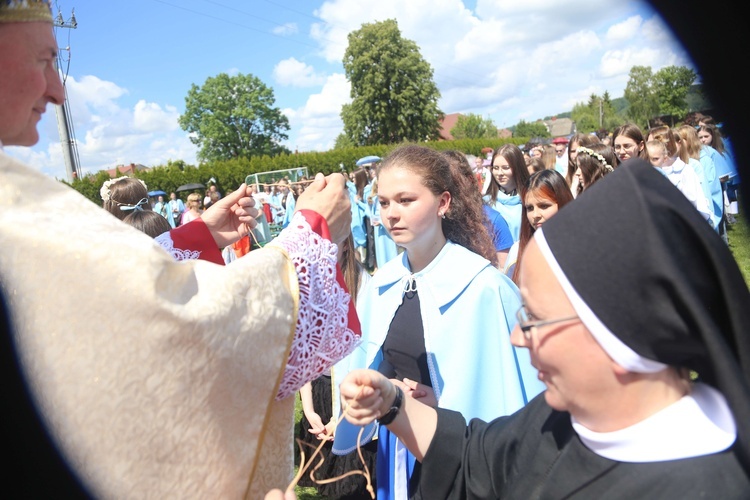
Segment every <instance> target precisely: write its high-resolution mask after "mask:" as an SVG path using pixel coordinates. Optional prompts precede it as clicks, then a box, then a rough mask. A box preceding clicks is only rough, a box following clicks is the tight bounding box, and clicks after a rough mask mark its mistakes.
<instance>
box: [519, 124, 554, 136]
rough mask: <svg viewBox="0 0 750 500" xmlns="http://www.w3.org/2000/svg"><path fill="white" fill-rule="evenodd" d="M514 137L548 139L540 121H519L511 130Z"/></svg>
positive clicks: (547, 134)
mask: <svg viewBox="0 0 750 500" xmlns="http://www.w3.org/2000/svg"><path fill="white" fill-rule="evenodd" d="M513 136H514V137H549V130H547V127H546V126H545V125H544V123H542V122H541V121H536V122H527V121H525V120H521V121H520V122H518V123H517V124H516V126H515V128H514V129H513Z"/></svg>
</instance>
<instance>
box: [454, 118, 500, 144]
mask: <svg viewBox="0 0 750 500" xmlns="http://www.w3.org/2000/svg"><path fill="white" fill-rule="evenodd" d="M450 132H451V135H452V136H453V137H454V138H455V139H485V138H486V139H492V138H496V137H497V127H496V126H495V124H494V123H493V122H492V120H490V119H489V118H482V117H481V115H476V114H474V113H469V114H468V115H461V116H459V117H458V120H456V124H455V125H454V126H453V128H452V129H451V130H450Z"/></svg>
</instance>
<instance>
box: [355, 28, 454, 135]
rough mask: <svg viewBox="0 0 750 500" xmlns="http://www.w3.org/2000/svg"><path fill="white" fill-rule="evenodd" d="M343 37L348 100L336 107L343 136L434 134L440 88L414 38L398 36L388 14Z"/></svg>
mask: <svg viewBox="0 0 750 500" xmlns="http://www.w3.org/2000/svg"><path fill="white" fill-rule="evenodd" d="M348 39H349V45H348V47H347V48H346V52H345V54H344V60H343V64H344V71H345V73H346V77H347V79H348V80H349V83H350V84H351V97H352V102H351V104H345V105H344V106H343V109H342V110H341V119H342V121H343V122H344V133H345V134H346V136H347V137H349V138H350V139H351V140H352V141H353V142H354V143H355V144H357V145H360V146H365V145H372V144H391V143H396V142H401V141H415V142H416V141H424V140H429V139H435V138H437V137H438V135H439V131H440V125H439V121H440V119H441V118H442V117H443V113H442V112H441V111H440V109H439V108H438V104H437V101H438V99H439V98H440V92H439V91H438V89H437V86H436V85H435V83H434V82H433V80H432V75H433V72H432V67H431V66H430V64H429V63H427V61H425V60H424V59H423V58H422V56H421V54H420V53H419V47H418V46H417V44H416V43H414V42H413V41H411V40H407V39H405V38H402V37H401V31H400V30H399V29H398V24H397V23H396V21H395V20H393V19H389V20H387V21H382V22H376V23H371V24H363V25H362V27H361V28H360V29H359V30H357V31H353V32H351V33H349V36H348Z"/></svg>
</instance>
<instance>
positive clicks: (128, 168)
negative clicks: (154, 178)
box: [107, 163, 150, 179]
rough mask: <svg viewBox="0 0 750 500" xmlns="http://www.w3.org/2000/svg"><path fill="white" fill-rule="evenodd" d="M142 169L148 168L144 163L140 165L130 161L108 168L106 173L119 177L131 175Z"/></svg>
mask: <svg viewBox="0 0 750 500" xmlns="http://www.w3.org/2000/svg"><path fill="white" fill-rule="evenodd" d="M143 170H150V169H149V168H148V167H147V166H146V165H141V164H140V163H138V164H135V163H131V164H130V165H118V166H116V167H115V168H110V169H109V170H107V173H108V174H109V176H110V177H112V178H113V179H114V178H115V177H120V176H122V175H133V174H135V173H136V172H137V171H143Z"/></svg>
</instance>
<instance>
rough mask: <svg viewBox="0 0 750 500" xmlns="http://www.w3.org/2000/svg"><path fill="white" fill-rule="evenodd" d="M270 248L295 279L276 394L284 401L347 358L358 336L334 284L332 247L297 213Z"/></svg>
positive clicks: (344, 297)
mask: <svg viewBox="0 0 750 500" xmlns="http://www.w3.org/2000/svg"><path fill="white" fill-rule="evenodd" d="M271 245H278V246H280V247H281V248H283V249H284V250H285V251H286V252H287V254H288V255H289V257H290V259H291V260H292V263H294V267H295V269H296V270H297V276H298V280H299V315H298V318H297V327H296V331H295V333H294V340H293V341H292V349H291V351H290V353H289V359H288V361H287V366H286V369H285V371H284V376H283V378H282V380H281V385H280V387H279V392H278V394H277V395H276V399H284V398H285V397H287V396H290V395H292V394H294V393H295V392H297V391H298V390H299V388H300V387H302V386H303V385H304V384H305V383H306V382H308V381H310V380H313V379H315V378H317V377H318V376H320V375H321V374H322V373H324V372H325V371H326V370H328V369H330V368H331V366H333V365H334V363H336V362H337V361H339V360H341V359H342V358H344V356H346V355H347V354H349V353H351V352H352V350H354V348H355V347H356V345H357V344H358V343H359V337H357V335H355V334H354V332H352V331H351V330H350V329H349V328H348V327H347V315H348V312H349V300H350V296H349V294H348V293H347V292H346V291H345V290H344V289H343V288H342V287H341V286H340V285H339V284H338V283H337V282H336V256H337V254H338V249H337V247H336V245H335V244H333V243H331V242H330V241H328V240H327V239H325V238H323V237H321V236H319V235H318V234H317V233H315V232H314V231H313V230H312V229H311V228H310V224H308V222H307V220H305V217H304V216H303V215H302V214H300V213H296V214H294V216H293V217H292V221H291V222H290V223H289V226H288V227H287V228H286V229H284V230H283V231H282V232H281V234H279V236H278V237H277V238H276V239H274V241H273V243H271Z"/></svg>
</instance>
